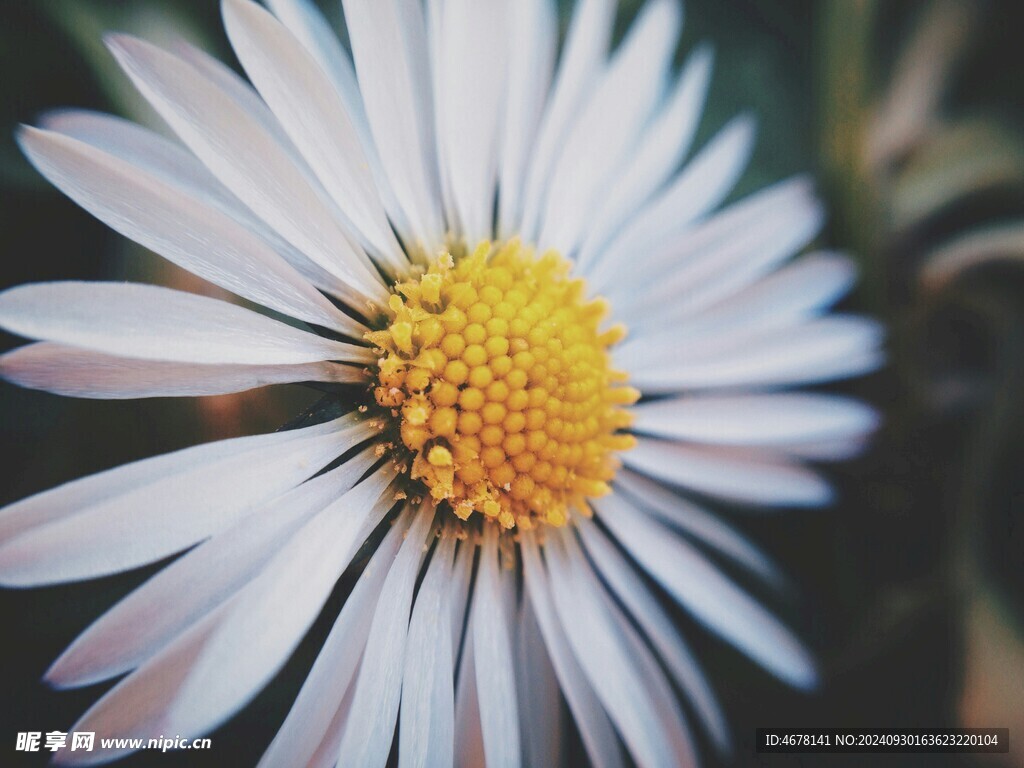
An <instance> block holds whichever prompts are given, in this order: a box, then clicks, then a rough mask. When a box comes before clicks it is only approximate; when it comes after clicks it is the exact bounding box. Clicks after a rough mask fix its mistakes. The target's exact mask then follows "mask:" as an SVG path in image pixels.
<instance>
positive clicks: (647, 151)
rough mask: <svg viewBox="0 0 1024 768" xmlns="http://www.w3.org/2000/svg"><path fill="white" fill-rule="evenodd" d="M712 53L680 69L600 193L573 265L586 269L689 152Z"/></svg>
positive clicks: (698, 53) (694, 56)
mask: <svg viewBox="0 0 1024 768" xmlns="http://www.w3.org/2000/svg"><path fill="white" fill-rule="evenodd" d="M712 58H713V54H712V50H711V47H710V46H708V45H702V46H699V47H698V48H696V49H695V50H694V51H693V53H691V54H690V56H689V58H688V59H687V61H686V64H685V65H683V71H682V73H681V74H680V75H679V78H678V80H677V81H676V83H675V85H674V87H673V90H672V94H671V95H670V96H669V99H668V103H667V104H665V106H664V107H663V108H662V110H661V112H660V113H658V115H657V117H656V118H655V119H654V120H653V121H652V122H651V124H650V125H649V126H648V127H647V129H646V130H645V132H644V133H643V135H642V137H641V138H640V142H639V144H638V146H637V147H636V151H635V152H633V153H632V154H631V155H630V156H629V157H628V158H627V159H626V162H623V163H620V168H619V172H620V177H619V178H616V179H615V183H614V184H611V185H609V187H608V189H606V190H604V197H603V199H602V200H601V203H600V205H599V206H597V208H596V209H595V213H594V214H593V215H592V216H591V217H590V220H589V222H588V226H587V230H586V236H585V238H584V240H583V244H582V246H581V247H580V252H579V256H578V257H577V263H578V264H579V269H580V271H581V272H583V273H585V272H586V268H587V265H589V264H590V262H591V260H592V259H593V258H594V256H595V255H596V254H597V253H599V252H600V249H601V248H602V247H603V246H604V245H606V244H607V242H608V240H609V239H610V238H611V237H612V236H613V235H614V234H615V232H616V230H617V229H618V228H619V227H620V226H622V224H623V223H624V222H625V221H627V220H628V217H629V216H631V215H632V214H634V213H635V212H636V211H637V209H638V208H639V207H640V206H641V205H643V204H644V203H645V202H646V201H647V200H648V199H649V198H650V197H651V195H653V194H654V193H655V192H657V191H658V189H660V188H661V186H662V185H663V184H664V183H665V182H666V181H667V180H668V179H669V178H670V177H671V175H672V174H673V173H674V172H675V170H676V169H677V168H678V166H679V163H680V162H681V161H682V159H683V157H684V156H685V155H686V152H687V151H688V150H689V148H690V144H691V142H692V141H693V137H694V134H696V132H697V125H698V124H699V123H700V116H701V112H702V110H703V105H704V98H705V96H706V94H707V90H708V82H709V81H710V79H711V64H712Z"/></svg>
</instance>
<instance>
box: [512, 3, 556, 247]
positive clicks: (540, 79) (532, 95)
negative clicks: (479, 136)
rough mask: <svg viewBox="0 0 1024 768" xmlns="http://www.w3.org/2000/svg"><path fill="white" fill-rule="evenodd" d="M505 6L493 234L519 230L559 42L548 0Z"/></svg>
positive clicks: (552, 4) (514, 233)
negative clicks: (505, 56)
mask: <svg viewBox="0 0 1024 768" xmlns="http://www.w3.org/2000/svg"><path fill="white" fill-rule="evenodd" d="M511 5H512V7H511V8H510V9H509V15H510V20H509V32H508V46H509V70H508V88H507V91H506V97H505V120H504V125H505V131H504V137H503V141H502V145H501V165H500V177H501V183H500V190H499V193H498V236H499V237H501V238H502V239H508V238H510V237H513V236H514V235H516V234H518V232H517V229H516V227H517V226H518V224H519V220H520V217H521V216H522V211H523V187H524V185H525V183H526V169H527V166H528V163H529V159H530V157H531V155H532V153H533V147H534V142H535V140H536V137H537V129H538V126H539V124H540V119H541V116H542V114H543V109H544V103H545V101H546V99H547V95H548V90H549V89H550V87H551V77H552V75H553V73H554V66H555V52H556V48H557V45H558V16H557V9H556V8H555V4H554V3H553V2H552V0H522V1H521V2H517V3H513V4H511Z"/></svg>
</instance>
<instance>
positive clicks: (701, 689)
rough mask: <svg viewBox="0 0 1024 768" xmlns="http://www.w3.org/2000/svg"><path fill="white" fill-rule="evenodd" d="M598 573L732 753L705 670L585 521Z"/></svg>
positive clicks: (662, 611) (722, 745)
mask: <svg viewBox="0 0 1024 768" xmlns="http://www.w3.org/2000/svg"><path fill="white" fill-rule="evenodd" d="M576 524H577V527H578V528H579V531H580V534H581V535H582V537H583V543H584V544H585V545H586V548H587V552H588V553H589V554H590V557H591V558H592V559H593V561H594V567H595V569H596V570H597V572H598V573H599V574H600V575H601V577H602V578H603V579H604V580H605V581H606V582H607V583H608V584H609V586H610V587H611V589H612V590H613V591H614V592H615V594H617V595H618V596H619V599H620V600H621V601H622V603H623V605H625V607H626V608H627V610H629V612H630V613H631V614H632V615H633V617H634V618H635V619H636V622H637V624H638V625H639V626H640V628H641V629H642V630H643V632H644V633H645V634H646V635H647V636H648V637H649V638H650V639H651V642H652V644H653V645H654V647H655V649H657V651H658V653H659V654H660V655H661V658H662V659H663V660H664V662H665V666H666V667H667V668H668V671H669V672H670V673H671V674H672V676H673V678H674V679H675V681H676V683H677V684H678V685H679V687H680V688H682V690H683V692H684V693H686V695H687V696H688V697H689V699H690V703H691V704H692V705H693V708H694V710H695V711H696V713H697V716H698V717H699V718H700V719H701V721H702V722H703V725H704V727H705V728H706V729H707V730H708V732H709V733H710V734H711V736H712V738H713V739H714V742H715V746H716V747H718V749H719V750H721V751H723V752H728V751H729V748H730V736H729V726H728V723H727V722H726V720H725V715H724V714H723V713H722V709H721V707H720V706H719V705H718V700H717V699H716V697H715V693H714V691H713V690H712V688H711V686H710V684H709V683H708V681H707V678H706V677H705V676H704V674H703V673H702V672H701V669H700V664H699V662H698V661H697V659H696V658H694V656H693V654H692V652H691V651H690V649H689V647H688V646H687V645H686V642H685V640H683V637H682V635H680V634H679V631H678V630H677V629H676V627H675V625H674V624H673V623H672V619H671V618H670V617H669V615H668V614H667V613H666V612H665V609H664V608H662V607H661V604H660V603H659V602H658V601H657V599H655V597H654V595H653V594H651V591H650V590H649V589H648V588H647V585H646V584H645V583H644V582H643V580H642V579H641V578H640V576H639V575H638V574H637V572H636V571H635V570H634V569H633V568H632V567H631V566H630V565H629V563H627V562H626V559H625V558H624V557H623V556H622V555H621V554H619V551H618V550H617V549H616V548H615V547H614V546H613V545H612V544H611V542H609V541H608V539H607V538H606V537H605V535H604V534H603V533H601V531H600V530H599V529H598V527H597V526H596V525H594V523H593V522H591V521H590V520H587V519H586V518H580V519H579V520H578V521H577V523H576Z"/></svg>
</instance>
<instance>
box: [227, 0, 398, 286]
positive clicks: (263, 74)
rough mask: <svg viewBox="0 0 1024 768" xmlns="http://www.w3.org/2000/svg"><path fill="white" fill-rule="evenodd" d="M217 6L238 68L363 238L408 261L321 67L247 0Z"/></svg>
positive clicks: (385, 257)
mask: <svg viewBox="0 0 1024 768" xmlns="http://www.w3.org/2000/svg"><path fill="white" fill-rule="evenodd" d="M223 8H224V23H225V27H226V29H227V31H228V35H229V37H230V38H231V44H232V46H233V47H234V49H235V53H236V54H237V55H238V57H239V59H240V60H241V62H242V65H243V66H244V67H245V70H246V72H247V73H248V74H249V77H250V78H251V79H252V81H253V83H254V84H255V85H256V87H257V88H258V89H259V92H260V94H261V95H262V96H263V98H264V99H266V101H267V103H268V104H269V105H270V108H271V109H272V110H273V111H274V114H275V115H276V117H277V119H278V120H279V121H280V122H281V125H282V126H283V127H284V129H285V131H287V133H288V135H289V136H290V137H291V139H292V141H293V142H294V143H295V146H296V147H297V148H298V150H299V152H300V153H301V154H302V156H303V157H304V158H305V159H306V161H307V162H308V163H309V166H310V168H312V169H313V172H314V173H315V174H316V176H317V178H318V179H319V180H320V183H321V184H323V186H324V189H326V190H327V191H328V193H329V194H330V195H331V196H332V198H333V199H334V202H335V203H336V204H337V205H338V207H339V209H340V210H341V212H342V214H343V215H344V216H345V217H346V218H347V219H348V221H349V223H350V225H351V227H352V229H353V230H354V231H355V232H356V233H357V234H358V235H359V236H360V240H361V242H362V243H363V245H364V246H366V247H367V248H369V249H370V250H371V252H372V253H374V254H375V255H377V256H378V257H379V258H380V259H381V260H382V262H383V263H384V264H385V265H388V266H389V267H391V268H392V269H401V268H403V267H404V266H408V261H407V260H406V259H405V257H404V254H403V253H402V250H401V246H399V244H398V241H397V240H396V239H395V236H394V233H393V232H392V231H391V227H390V225H389V224H388V220H387V216H386V214H385V213H384V207H383V205H382V204H381V202H380V199H379V198H378V196H377V194H376V188H375V187H376V185H375V182H374V179H373V174H372V172H371V171H370V167H369V163H368V162H367V159H366V156H365V154H364V152H363V145H362V142H361V141H360V138H359V134H358V131H357V130H356V127H355V124H354V121H353V120H352V118H351V117H350V115H349V113H348V111H347V110H346V108H345V104H344V102H343V101H342V99H341V96H340V95H339V94H338V92H337V90H336V89H335V87H334V86H333V85H332V83H331V81H330V80H329V79H328V77H327V75H326V74H325V73H324V71H323V69H321V67H320V66H319V65H318V64H317V62H316V61H315V60H314V59H313V58H312V57H311V56H310V55H309V54H308V53H307V52H306V50H305V48H304V47H303V46H302V44H301V43H300V42H299V41H298V40H297V39H296V38H295V37H294V36H292V34H291V33H290V32H289V31H288V30H287V29H286V28H285V27H284V26H283V25H282V24H281V23H280V22H278V21H277V20H276V19H275V18H274V17H273V16H271V15H270V13H268V12H267V11H265V10H264V9H262V8H260V7H259V6H258V5H256V4H255V3H252V2H249V0H226V2H224V5H223Z"/></svg>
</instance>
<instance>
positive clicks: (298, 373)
mask: <svg viewBox="0 0 1024 768" xmlns="http://www.w3.org/2000/svg"><path fill="white" fill-rule="evenodd" d="M0 376H2V377H3V378H5V379H7V380H8V381H10V382H13V383H14V384H17V385H18V386H21V387H29V388H31V389H42V390H46V391H47V392H54V393H56V394H58V395H66V396H68V397H95V398H103V399H114V400H121V399H127V398H136V397H185V396H187V397H195V396H200V395H222V394H226V393H229V392H242V391H244V390H247V389H253V388H254V387H263V386H267V385H269V384H288V383H292V382H298V381H322V382H333V383H337V384H355V383H360V382H365V381H366V375H365V373H363V369H361V368H355V367H353V366H348V365H338V364H336V363H329V362H323V363H305V364H300V365H204V364H199V363H170V362H165V361H160V360H137V359H133V358H127V357H114V356H112V355H104V354H100V353H98V352H90V351H89V350H85V349H78V348H76V347H66V346H63V345H61V344H54V343H53V342H48V341H43V342H38V343H36V344H28V345H26V346H23V347H19V348H18V349H15V350H14V351H12V352H8V353H7V354H6V355H3V356H2V357H0Z"/></svg>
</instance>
